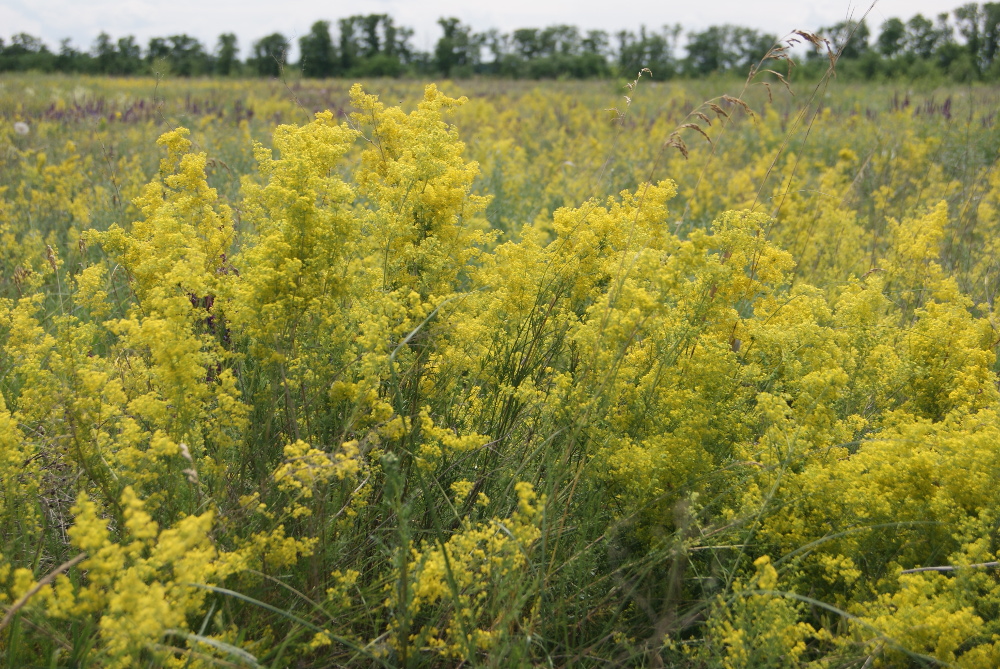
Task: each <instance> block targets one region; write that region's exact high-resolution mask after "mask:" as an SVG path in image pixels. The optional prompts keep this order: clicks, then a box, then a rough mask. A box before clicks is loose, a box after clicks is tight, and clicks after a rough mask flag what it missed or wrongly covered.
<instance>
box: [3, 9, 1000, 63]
mask: <svg viewBox="0 0 1000 669" xmlns="http://www.w3.org/2000/svg"><path fill="white" fill-rule="evenodd" d="M438 25H439V26H440V28H441V35H440V37H439V38H438V40H437V42H436V44H435V46H434V50H433V52H422V51H419V50H417V49H414V48H413V46H412V45H411V38H412V37H413V30H412V29H410V28H407V27H404V26H398V25H396V23H395V22H394V20H393V19H392V17H391V16H388V15H387V14H367V15H356V16H349V17H347V18H342V19H339V20H338V21H337V22H336V25H333V24H332V23H331V22H329V21H316V22H315V23H314V24H313V25H312V27H311V28H310V30H309V32H308V33H306V34H305V35H303V36H301V37H299V38H298V47H299V50H298V51H299V58H298V61H297V62H290V61H289V59H288V55H289V53H290V50H291V46H292V43H291V41H290V40H289V39H288V38H287V37H286V36H285V35H282V34H281V33H277V32H276V33H272V34H270V35H266V36H264V37H262V38H260V39H258V40H256V41H255V42H253V43H252V44H251V46H250V49H249V52H248V53H247V54H246V56H245V57H244V58H242V59H241V58H240V52H241V49H240V45H239V41H238V39H237V37H236V35H235V34H233V33H223V34H222V35H220V36H219V38H218V40H217V42H216V44H215V45H214V47H212V48H209V47H207V46H206V45H205V44H203V43H202V42H201V41H199V40H198V39H196V38H194V37H191V36H189V35H185V34H181V35H171V36H169V37H154V38H152V39H150V40H149V42H148V44H146V45H145V46H143V45H140V44H139V43H138V42H137V41H136V39H135V37H133V36H131V35H128V36H125V37H120V38H118V39H117V40H116V39H114V38H112V37H111V36H110V35H108V34H107V33H101V34H100V35H99V36H98V37H97V39H96V40H95V42H94V44H93V45H92V47H91V48H90V49H89V50H80V49H77V48H76V47H74V46H73V45H72V44H71V43H70V41H69V40H68V39H65V40H63V41H62V42H61V43H60V46H59V48H58V50H51V49H50V48H49V47H48V45H46V44H45V43H44V42H43V41H42V40H41V39H39V38H37V37H33V36H31V35H28V34H25V33H20V34H17V35H14V36H13V37H11V38H10V40H9V42H5V41H4V40H3V39H2V38H0V71H27V70H35V71H43V72H69V73H92V74H108V75H138V74H153V73H160V74H171V75H175V76H186V77H190V76H262V77H275V76H280V75H283V74H290V73H296V74H301V76H304V77H311V78H326V77H377V76H389V77H399V76H407V75H412V76H427V75H434V76H438V75H440V76H446V77H468V76H499V77H508V78H527V79H547V78H560V77H562V78H579V79H586V78H602V77H614V76H634V75H635V73H636V72H638V71H639V70H640V69H641V68H644V67H647V68H650V69H651V70H652V71H653V72H654V74H655V76H656V77H657V78H659V79H670V78H675V77H699V76H704V75H707V74H713V73H727V72H735V73H745V72H746V71H747V69H748V68H749V67H750V66H751V65H753V64H754V63H756V62H757V61H758V60H759V59H760V58H761V57H762V56H763V55H764V54H766V53H767V52H768V50H769V49H770V48H771V46H772V45H773V44H774V43H775V42H776V41H777V39H778V38H777V37H776V36H775V35H772V34H768V33H765V32H761V31H758V30H755V29H753V28H747V27H742V26H734V25H720V26H711V27H709V28H707V29H705V30H701V31H690V32H685V31H684V30H683V29H682V27H681V26H680V25H667V26H663V27H662V28H660V29H648V28H646V27H645V26H643V27H641V28H640V29H639V30H638V31H629V30H623V31H619V32H617V33H609V32H607V31H604V30H589V31H581V30H580V29H578V28H576V27H574V26H571V25H554V26H549V27H547V28H522V29H518V30H514V31H512V32H509V33H504V32H500V31H498V30H496V29H491V30H487V31H485V32H476V31H474V30H473V29H472V28H471V27H470V26H468V25H466V24H463V23H462V22H461V21H460V20H459V19H457V18H442V19H439V20H438ZM817 32H818V34H819V35H821V36H823V37H825V38H827V39H828V40H829V43H830V45H831V49H832V50H833V51H834V52H838V53H840V62H839V63H840V64H839V66H838V67H839V70H840V72H841V74H842V76H852V77H859V78H865V79H877V78H897V77H908V78H921V77H927V76H945V77H948V78H951V79H954V80H957V81H974V80H994V81H995V80H1000V59H998V58H997V54H998V50H1000V49H998V43H1000V2H988V3H984V4H977V3H968V4H965V5H963V6H961V7H959V8H957V9H955V10H953V11H952V12H945V13H942V14H939V15H937V16H936V17H933V18H927V17H925V16H923V15H922V14H916V15H914V16H912V17H910V18H909V19H908V20H906V21H903V20H902V19H899V18H890V19H888V20H886V21H884V22H883V23H882V24H881V26H880V28H879V31H878V34H877V36H876V35H874V34H873V32H872V30H871V28H870V27H869V25H868V23H867V22H866V21H865V20H861V21H843V22H840V23H837V24H835V25H833V26H827V27H824V28H820V29H819V30H818V31H817ZM682 38H686V39H682ZM825 62H826V54H823V53H820V52H811V53H810V55H809V57H808V58H807V60H806V62H805V63H804V68H805V70H806V71H807V72H808V71H810V70H812V71H814V72H818V71H820V70H821V69H823V68H825Z"/></svg>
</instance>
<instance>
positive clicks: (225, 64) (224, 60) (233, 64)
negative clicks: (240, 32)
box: [215, 33, 240, 77]
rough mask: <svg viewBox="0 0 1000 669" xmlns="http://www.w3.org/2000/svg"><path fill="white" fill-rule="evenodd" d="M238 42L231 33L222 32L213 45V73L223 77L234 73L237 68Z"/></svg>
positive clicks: (238, 64) (238, 62)
mask: <svg viewBox="0 0 1000 669" xmlns="http://www.w3.org/2000/svg"><path fill="white" fill-rule="evenodd" d="M239 51H240V47H239V43H238V42H237V40H236V35H234V34H233V33H222V34H221V35H219V42H218V44H217V45H216V47H215V73H216V74H220V75H222V76H224V77H228V76H230V75H233V74H236V72H237V71H238V70H239V66H240V61H239Z"/></svg>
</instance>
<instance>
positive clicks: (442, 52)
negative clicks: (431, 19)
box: [434, 17, 482, 77]
mask: <svg viewBox="0 0 1000 669" xmlns="http://www.w3.org/2000/svg"><path fill="white" fill-rule="evenodd" d="M438 25H439V26H441V30H442V31H443V32H444V34H443V35H442V36H441V38H440V39H438V41H437V44H435V46H434V67H435V69H437V71H438V72H440V73H441V74H442V75H444V76H446V77H450V76H456V75H457V76H468V75H470V74H472V72H473V69H474V68H475V67H476V66H477V65H479V63H480V61H481V58H480V48H481V46H482V38H481V37H480V36H479V35H476V34H475V33H473V32H472V28H470V27H469V26H467V25H464V24H462V23H461V22H460V21H459V20H458V19H456V18H454V17H452V18H442V19H438Z"/></svg>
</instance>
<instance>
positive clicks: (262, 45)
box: [250, 33, 288, 77]
mask: <svg viewBox="0 0 1000 669" xmlns="http://www.w3.org/2000/svg"><path fill="white" fill-rule="evenodd" d="M287 54H288V40H287V39H285V36H284V35H282V34H281V33H271V34H270V35H267V36H266V37H262V38H260V39H259V40H257V41H256V42H254V43H253V56H252V58H251V59H250V63H251V66H252V67H253V69H254V71H255V72H256V73H257V74H258V75H260V76H262V77H280V76H281V70H282V69H283V68H284V66H285V56H286V55H287Z"/></svg>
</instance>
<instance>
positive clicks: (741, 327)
mask: <svg viewBox="0 0 1000 669" xmlns="http://www.w3.org/2000/svg"><path fill="white" fill-rule="evenodd" d="M5 85H6V82H5ZM102 85H107V86H112V84H102ZM114 85H118V84H114ZM164 85H167V84H164ZM205 85H207V84H205ZM212 85H213V86H214V85H216V84H212ZM191 86H193V87H195V88H196V89H197V90H202V92H203V93H204V90H203V89H201V88H200V87H201V86H202V84H201V83H199V82H191ZM394 86H395V85H394ZM559 86H560V85H555V84H554V85H553V86H552V87H551V88H545V89H537V90H534V91H532V92H524V93H522V92H519V89H517V88H516V87H514V88H511V90H510V91H500V92H491V93H488V94H484V95H482V96H479V97H473V99H472V100H471V101H467V100H465V99H463V98H451V97H449V96H447V95H444V94H443V93H442V92H441V91H439V90H438V89H437V88H435V87H433V86H431V87H427V88H426V89H424V90H423V91H422V93H421V94H420V95H418V96H417V99H415V100H414V104H413V107H412V109H411V110H409V111H404V110H403V109H402V108H400V107H393V106H391V105H385V104H383V103H382V102H381V101H380V100H379V99H378V98H377V97H376V96H374V95H371V94H369V93H366V92H365V91H364V90H362V89H361V87H360V86H355V87H354V88H352V89H351V90H350V93H346V92H345V93H344V98H345V99H344V100H343V105H344V106H345V107H346V106H348V105H350V106H351V108H352V109H353V113H351V114H349V115H348V116H347V117H346V118H344V119H340V118H337V117H336V116H335V115H334V114H333V113H331V112H321V113H318V114H316V115H315V116H314V117H313V118H312V120H310V121H309V122H307V123H304V124H302V125H289V124H286V125H277V127H276V128H275V129H274V131H273V134H271V137H270V140H269V141H261V142H258V143H256V144H253V149H252V152H248V151H245V150H244V149H242V148H240V146H241V145H240V142H243V143H245V144H247V145H250V143H251V142H250V138H251V137H254V136H258V137H259V136H260V131H261V129H262V128H264V127H265V126H267V127H268V128H270V125H271V124H272V120H271V119H273V118H276V117H277V115H285V118H288V117H289V116H288V115H289V114H292V113H296V110H295V109H293V108H292V107H291V106H289V105H288V104H286V102H285V101H283V100H282V99H279V98H277V97H273V96H272V97H267V96H266V95H260V94H258V93H257V92H254V91H252V90H250V89H248V88H247V85H246V84H244V83H235V82H234V83H231V84H225V85H224V86H223V88H225V90H226V91H229V93H227V94H231V95H237V94H238V95H239V96H241V97H239V100H240V104H239V106H237V105H235V103H234V104H231V105H230V106H225V105H223V106H222V107H215V108H213V109H215V110H216V111H213V113H212V114H211V115H208V114H206V115H203V116H201V117H198V118H197V119H195V120H196V123H195V124H194V125H193V128H192V132H188V131H187V130H185V129H183V128H178V129H176V130H172V131H169V132H166V133H164V134H162V135H161V136H160V139H159V140H158V147H159V151H160V156H161V159H160V160H159V163H158V165H157V163H156V160H153V159H152V158H151V157H150V156H152V155H154V154H153V153H151V152H150V153H149V154H148V155H147V154H146V153H144V152H142V151H138V150H136V151H133V152H132V155H129V156H127V157H126V155H123V154H125V153H128V152H127V151H121V150H120V149H121V147H126V149H127V147H133V148H135V147H141V146H145V145H146V144H147V143H148V144H149V145H150V146H151V145H152V140H151V138H149V137H148V136H149V133H152V132H158V130H157V129H156V126H155V125H154V122H153V120H152V119H147V120H143V121H141V122H135V123H132V124H129V123H126V122H125V121H124V120H123V118H124V117H122V118H116V117H113V116H112V117H111V118H112V121H113V123H112V122H104V123H103V125H101V126H100V127H98V128H97V129H96V130H94V131H93V132H94V133H95V134H94V136H93V137H83V136H81V137H76V135H77V134H80V133H75V132H74V143H73V144H69V143H67V142H66V141H65V139H66V138H65V137H64V135H66V134H69V132H70V131H69V130H66V127H71V126H66V127H63V126H58V127H57V126H56V125H55V124H54V123H50V122H48V121H40V122H39V123H37V124H34V123H33V124H32V128H33V129H34V128H37V129H38V131H37V133H34V132H33V134H32V136H31V137H30V138H29V139H30V141H31V142H35V141H38V142H40V143H39V144H38V145H37V146H35V145H29V144H28V142H29V139H24V138H22V139H18V138H17V137H14V136H13V135H12V134H11V133H12V131H11V130H10V128H9V125H10V124H9V123H8V122H7V121H5V120H3V119H0V195H2V197H0V240H2V241H3V244H2V246H3V248H2V250H0V266H2V267H0V269H2V270H3V276H4V281H3V282H0V290H2V291H4V292H3V297H2V299H0V607H2V608H0V657H2V660H3V662H5V663H6V664H7V665H10V666H29V665H30V666H54V667H63V666H79V667H122V668H124V667H133V666H142V667H178V668H181V667H184V668H191V667H205V668H207V667H218V666H266V667H273V668H275V669H277V668H279V667H290V666H302V667H314V666H315V667H318V666H334V665H336V666H374V665H380V664H381V665H383V666H407V667H418V666H450V665H452V664H454V663H456V662H459V663H463V664H467V665H469V666H481V665H487V666H533V665H549V666H564V665H565V666H570V665H571V666H598V665H600V666H605V665H611V666H626V665H627V666H632V665H634V666H687V667H712V668H716V667H718V668H721V667H726V668H730V667H743V666H766V667H796V666H817V667H818V666H824V667H825V666H830V667H833V666H859V667H861V666H869V667H874V666H917V665H932V664H935V663H936V664H941V665H951V666H960V667H970V668H972V667H983V668H986V667H995V666H998V665H1000V642H998V638H1000V623H998V622H997V621H998V620H1000V616H998V611H1000V589H998V586H997V571H996V569H995V567H996V562H997V558H998V555H1000V545H998V541H997V526H998V523H1000V511H998V509H1000V498H998V495H997V486H996V485H995V481H996V480H998V479H1000V456H998V453H1000V451H998V449H997V444H998V443H1000V420H998V403H1000V391H998V387H997V376H996V370H997V360H996V347H997V342H998V341H1000V337H998V335H997V331H998V326H997V323H998V316H997V307H996V303H995V300H994V299H993V298H994V296H995V293H996V290H997V286H1000V278H998V277H1000V274H998V273H997V265H996V261H995V258H993V257H992V256H991V254H993V255H995V253H993V252H994V251H995V250H996V249H995V237H996V236H997V235H996V234H995V233H996V232H997V221H996V220H995V218H996V216H995V214H996V211H997V210H998V209H1000V181H998V178H997V176H996V170H995V169H994V170H993V171H990V169H989V168H988V166H987V165H986V163H984V162H983V161H982V160H979V159H978V158H976V155H978V154H976V152H975V151H976V150H978V149H976V150H973V148H970V147H964V148H966V149H968V151H966V152H965V153H962V155H964V156H972V157H970V158H969V159H968V165H969V169H968V173H967V174H966V173H965V172H962V173H959V172H958V171H956V170H955V169H954V168H953V166H951V165H950V164H949V163H948V162H947V156H949V155H953V154H955V152H957V151H959V149H961V148H963V147H961V146H960V145H959V144H958V142H959V139H958V137H959V135H960V134H961V133H957V131H955V130H954V129H953V128H952V127H951V126H948V125H947V124H945V123H944V121H941V120H940V119H935V118H926V117H917V116H915V115H913V114H911V113H909V112H905V111H899V110H897V111H893V112H891V114H889V115H888V117H889V118H890V119H891V123H885V124H883V125H882V126H879V127H876V126H875V125H873V124H872V123H871V122H870V121H869V117H868V115H866V114H863V113H855V114H853V115H847V116H845V115H844V114H841V113H840V112H837V111H836V110H833V111H824V112H821V113H819V114H818V115H817V116H816V119H815V121H814V123H813V126H812V137H813V139H812V140H811V141H813V142H814V143H815V144H816V145H817V147H816V150H815V151H814V152H810V150H809V146H806V147H804V148H803V147H798V146H797V145H796V144H795V142H792V143H791V144H790V145H793V146H796V151H800V152H802V155H801V156H796V155H793V154H791V153H790V152H784V153H781V154H780V155H779V156H778V159H777V160H775V159H774V153H773V152H774V151H776V150H778V149H779V148H780V147H782V146H784V141H785V130H784V129H783V126H782V124H783V123H784V118H785V117H784V116H783V115H782V114H781V113H779V111H778V110H777V109H774V110H768V111H765V112H763V113H761V114H759V115H758V117H757V121H758V125H757V126H756V128H753V127H751V126H750V125H749V124H747V125H746V126H741V125H739V124H731V125H730V126H729V128H728V130H727V134H726V138H727V141H728V144H725V145H719V152H720V153H719V155H718V156H717V157H721V156H723V154H724V156H725V159H719V160H712V161H710V162H705V160H704V157H702V156H699V154H698V152H697V151H692V152H690V161H691V162H690V163H689V164H685V163H683V162H682V160H683V159H682V158H681V157H674V156H670V155H667V156H659V157H657V156H658V154H656V151H657V150H658V149H657V147H652V148H650V147H646V146H644V144H643V142H631V143H629V144H627V146H628V147H629V150H628V151H627V152H624V151H619V153H622V154H623V155H619V156H617V158H616V161H617V162H614V163H613V164H611V165H610V166H609V167H608V169H607V170H604V169H603V167H602V164H603V163H602V161H603V159H604V157H605V156H606V147H605V148H602V147H604V142H605V141H606V140H608V141H610V138H611V137H612V136H613V134H614V132H616V130H615V129H611V128H610V127H609V126H608V125H607V123H606V122H605V121H604V120H601V119H600V118H598V117H597V116H596V115H595V114H594V113H593V110H594V109H597V108H600V105H599V104H598V103H595V104H582V103H580V102H579V100H578V99H576V98H572V97H571V96H570V95H568V94H564V93H559V92H557V91H558V90H561V89H560V88H559ZM408 87H409V84H400V85H399V90H402V91H404V93H403V94H404V95H407V93H406V92H405V91H408V90H409V88H408ZM311 90H312V89H308V87H303V88H302V90H301V91H299V92H301V93H302V94H303V95H306V94H310V91H311ZM393 92H396V89H395V88H394V89H393ZM578 92H579V91H578ZM641 92H642V93H643V95H645V92H644V91H641ZM675 92H677V91H675ZM206 94H207V93H206ZM213 95H214V93H213ZM323 95H327V94H326V93H324V94H323ZM685 95H686V93H684V92H683V91H681V92H679V93H678V95H677V96H675V97H670V98H669V100H670V102H669V104H667V106H666V107H664V108H663V109H666V112H670V109H672V107H671V105H674V104H680V103H679V102H676V101H677V100H681V101H685V104H686V98H685V97H684V96H685ZM327 99H328V98H326V97H324V98H323V100H324V101H326V100H327ZM515 99H516V100H517V104H513V103H512V102H511V101H512V100H515ZM658 99H660V98H658ZM720 100H721V99H720ZM227 104H228V103H227ZM643 104H645V103H644V102H643V101H642V96H641V95H636V96H635V104H634V105H633V108H632V110H631V112H632V114H633V117H634V118H635V119H637V120H638V121H641V122H639V123H638V124H637V127H639V128H642V129H643V132H649V133H652V135H656V134H657V133H660V134H663V135H664V136H667V132H668V128H667V126H668V123H667V121H668V120H669V119H668V118H667V116H668V115H669V114H668V113H660V112H661V111H663V109H661V108H660V107H659V106H656V105H660V104H661V103H659V102H658V103H656V105H654V106H651V107H646V108H644V107H643ZM250 106H252V107H253V108H254V109H255V110H256V114H257V115H256V116H255V117H254V118H253V120H252V121H251V119H250V118H249V114H248V113H246V110H247V109H248V107H250ZM717 106H718V107H719V109H720V110H721V112H716V111H715V110H713V113H715V114H716V116H718V117H722V116H725V115H727V114H738V113H741V112H739V110H738V109H737V108H736V106H734V105H728V106H727V105H723V104H722V102H720V103H719V105H717ZM192 108H193V107H192ZM54 109H56V110H60V109H62V110H65V109H67V106H66V105H65V102H64V103H63V106H61V107H60V106H59V105H56V107H55V108H54ZM644 109H645V111H643V110H644ZM654 109H655V110H657V111H655V113H654ZM740 109H743V108H742V107H740ZM190 113H191V114H193V115H194V116H197V114H196V113H195V112H193V111H192V112H190ZM685 113H686V112H685ZM976 114H978V112H975V113H974V114H973V115H972V116H971V117H970V118H971V119H972V120H973V121H974V122H972V121H970V124H967V126H966V127H964V130H963V132H965V133H967V134H968V135H969V136H974V137H978V138H980V139H983V143H984V145H986V144H988V141H992V140H990V139H989V137H990V136H989V134H988V130H982V131H980V128H979V126H980V125H982V126H983V128H988V127H989V126H988V123H989V119H988V118H986V117H982V118H980V116H977V115H976ZM706 117H707V116H706ZM698 118H701V117H698ZM446 119H447V120H446ZM449 120H450V121H452V122H454V123H455V125H451V124H450V122H449ZM702 120H704V119H702ZM938 121H941V122H940V123H939V122H938ZM116 123H120V125H121V127H120V128H119V127H118V126H117V125H114V124H116ZM456 126H457V127H460V128H462V130H463V134H464V136H465V139H466V141H468V142H469V144H468V146H466V145H465V144H464V143H463V142H462V141H460V140H459V135H458V130H457V128H456ZM706 127H707V126H706ZM714 127H716V126H712V127H710V128H708V131H709V132H712V131H713V130H712V128H714ZM566 128H571V129H573V132H569V131H567V130H566ZM962 136H963V137H964V136H966V135H962ZM44 137H53V138H57V137H58V138H60V139H59V141H58V142H57V141H55V139H53V140H52V141H49V142H48V143H47V144H43V143H41V142H42V139H41V138H44ZM36 138H38V139H37V140H36ZM984 138H985V139H984ZM112 139H113V140H115V141H114V142H112V141H111V140H112ZM77 140H79V141H77ZM622 146H626V145H622ZM115 147H118V148H115ZM949 152H950V153H949ZM251 154H252V155H251ZM223 158H224V159H223ZM980 158H981V156H980ZM477 160H478V161H480V162H481V163H482V165H483V170H482V172H480V167H479V162H477ZM654 161H661V162H659V163H657V164H664V165H666V168H667V169H666V174H668V175H669V176H670V177H671V179H665V178H663V179H660V174H659V173H654V175H653V177H654V179H653V180H654V182H653V183H649V184H647V183H643V181H642V179H645V178H650V177H649V174H650V172H649V169H648V164H649V163H650V162H654ZM977 161H978V162H977ZM95 170H106V172H107V173H106V174H105V175H104V179H105V180H103V181H102V180H101V178H98V177H97V176H93V175H94V174H95ZM699 170H701V171H700V172H699ZM594 174H603V175H605V177H606V179H607V181H608V182H610V183H612V184H613V191H615V192H618V195H616V196H613V197H589V196H590V195H591V194H592V193H593V184H594V183H595V181H594V179H593V175H594ZM636 174H642V175H643V176H642V178H636V176H635V175H636ZM87 175H91V176H90V177H89V180H88V177H87ZM235 176H239V177H241V178H240V179H236V178H234V177H235ZM602 183H603V182H602ZM758 191H759V193H758ZM755 198H756V200H755ZM112 220H113V221H116V222H117V223H116V224H110V222H111V221H112ZM127 221H131V223H128V224H126V222H127ZM87 225H93V226H94V227H95V228H96V230H93V231H88V232H83V233H82V234H81V235H79V236H78V235H77V232H76V231H77V230H81V229H82V228H83V227H84V226H87ZM500 231H502V233H503V235H504V237H503V239H502V241H503V243H498V233H499V232H500ZM928 568H931V569H928Z"/></svg>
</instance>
